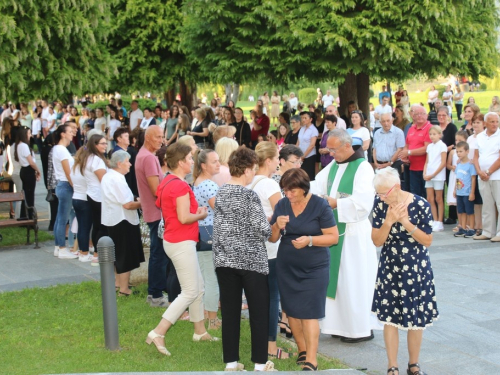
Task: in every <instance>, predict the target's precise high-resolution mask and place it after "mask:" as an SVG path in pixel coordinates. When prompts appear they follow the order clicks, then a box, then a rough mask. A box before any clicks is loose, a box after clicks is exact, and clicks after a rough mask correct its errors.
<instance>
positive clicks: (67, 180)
mask: <svg viewBox="0 0 500 375" xmlns="http://www.w3.org/2000/svg"><path fill="white" fill-rule="evenodd" d="M74 135H75V132H74V130H73V128H72V127H71V126H70V125H61V126H59V127H58V128H57V130H56V131H55V134H54V140H55V143H56V145H55V146H54V147H53V148H52V151H51V152H52V165H53V167H54V174H55V177H56V180H57V185H56V196H57V199H58V200H59V205H58V207H57V216H56V222H55V224H54V237H55V249H54V256H57V257H59V259H76V258H78V255H76V254H72V253H71V252H70V251H69V250H68V249H67V248H66V223H67V222H68V220H69V214H70V212H71V206H72V198H73V182H72V181H71V176H70V173H71V167H72V166H73V163H74V160H73V157H72V156H71V154H70V153H69V151H68V149H67V147H68V146H69V144H70V143H71V141H72V140H73V137H74Z"/></svg>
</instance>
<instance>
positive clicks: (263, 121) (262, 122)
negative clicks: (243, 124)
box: [251, 104, 270, 149]
mask: <svg viewBox="0 0 500 375" xmlns="http://www.w3.org/2000/svg"><path fill="white" fill-rule="evenodd" d="M254 110H255V113H256V117H255V119H254V120H253V121H252V124H251V128H252V134H251V139H252V148H253V149H255V146H257V142H258V138H259V135H263V136H264V139H266V136H267V133H269V124H270V121H269V117H267V115H266V114H264V112H263V109H262V106H261V105H259V104H257V105H256V106H255V109H254Z"/></svg>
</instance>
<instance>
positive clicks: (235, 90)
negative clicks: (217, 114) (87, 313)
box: [233, 83, 240, 106]
mask: <svg viewBox="0 0 500 375" xmlns="http://www.w3.org/2000/svg"><path fill="white" fill-rule="evenodd" d="M239 97H240V84H239V83H235V84H234V86H233V101H234V105H235V106H236V103H238V99H239Z"/></svg>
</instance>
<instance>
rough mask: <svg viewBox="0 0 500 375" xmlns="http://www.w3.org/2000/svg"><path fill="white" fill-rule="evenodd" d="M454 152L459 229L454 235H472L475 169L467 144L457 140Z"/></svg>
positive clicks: (455, 193) (455, 192)
mask: <svg viewBox="0 0 500 375" xmlns="http://www.w3.org/2000/svg"><path fill="white" fill-rule="evenodd" d="M456 153H457V156H458V160H459V161H458V163H457V167H456V169H455V175H456V176H457V182H456V184H455V191H454V192H453V196H454V197H456V199H457V212H458V222H459V224H460V229H459V230H458V232H457V233H455V234H454V236H455V237H466V238H470V237H473V236H474V235H475V234H476V232H475V231H474V229H473V228H474V199H475V195H474V192H475V189H476V175H477V173H476V169H475V168H474V165H473V164H472V162H471V161H470V160H469V144H468V143H467V142H458V144H457V148H456Z"/></svg>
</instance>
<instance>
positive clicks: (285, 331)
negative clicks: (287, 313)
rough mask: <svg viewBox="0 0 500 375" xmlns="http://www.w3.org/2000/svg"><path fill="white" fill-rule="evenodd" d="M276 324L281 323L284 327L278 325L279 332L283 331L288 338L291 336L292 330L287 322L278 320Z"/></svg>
mask: <svg viewBox="0 0 500 375" xmlns="http://www.w3.org/2000/svg"><path fill="white" fill-rule="evenodd" d="M278 324H283V325H284V326H285V328H283V327H282V326H281V325H280V333H284V334H285V335H286V337H287V338H288V339H290V338H292V337H293V334H292V330H291V328H290V326H289V325H288V323H284V322H282V321H279V322H278Z"/></svg>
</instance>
